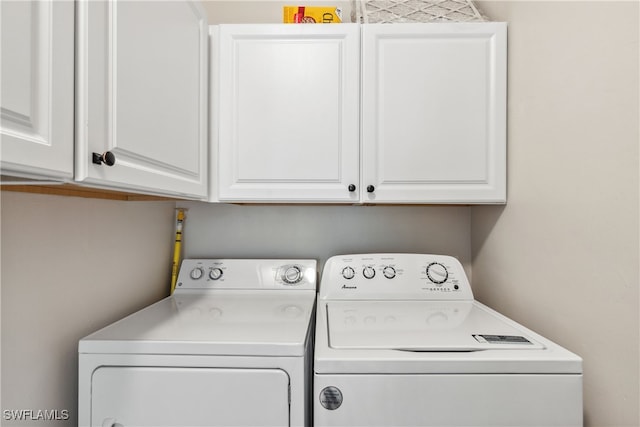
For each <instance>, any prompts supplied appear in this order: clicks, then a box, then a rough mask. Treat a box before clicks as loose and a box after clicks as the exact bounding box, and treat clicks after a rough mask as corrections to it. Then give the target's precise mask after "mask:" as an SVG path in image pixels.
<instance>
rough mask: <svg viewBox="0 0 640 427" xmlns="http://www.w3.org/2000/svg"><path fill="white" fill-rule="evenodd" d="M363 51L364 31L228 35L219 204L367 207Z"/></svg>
mask: <svg viewBox="0 0 640 427" xmlns="http://www.w3.org/2000/svg"><path fill="white" fill-rule="evenodd" d="M359 46H360V32H359V26H358V25H357V24H340V25H294V24H288V25H287V24H279V25H221V26H220V28H219V59H218V67H219V70H218V72H219V89H218V90H219V93H220V96H219V97H215V96H214V97H213V98H217V99H218V102H219V104H218V105H217V106H214V107H212V108H215V109H217V110H218V111H219V118H220V120H219V133H218V134H217V138H218V151H217V153H215V154H217V156H216V157H217V159H214V162H216V161H217V163H213V164H217V167H218V180H219V183H218V184H219V185H218V191H219V194H218V197H219V199H220V200H222V201H288V202H313V201H330V202H351V201H357V200H358V192H357V190H353V191H349V186H350V185H353V186H354V187H357V186H358V178H359V172H358V155H359V147H358V144H359V140H358V136H359V64H360V53H359Z"/></svg>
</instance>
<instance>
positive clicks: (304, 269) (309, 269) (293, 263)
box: [176, 259, 317, 292]
mask: <svg viewBox="0 0 640 427" xmlns="http://www.w3.org/2000/svg"><path fill="white" fill-rule="evenodd" d="M316 264H317V263H316V261H315V260H308V259H297V260H294V259H185V260H184V261H182V265H181V267H180V272H179V274H178V280H177V283H176V292H178V291H180V290H185V289H313V290H315V289H316V281H317V266H316Z"/></svg>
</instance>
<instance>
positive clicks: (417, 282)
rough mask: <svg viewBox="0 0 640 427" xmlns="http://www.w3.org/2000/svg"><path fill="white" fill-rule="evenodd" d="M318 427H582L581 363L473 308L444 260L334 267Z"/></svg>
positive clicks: (399, 258)
mask: <svg viewBox="0 0 640 427" xmlns="http://www.w3.org/2000/svg"><path fill="white" fill-rule="evenodd" d="M315 341H316V342H315V362H314V425H315V427H329V426H334V427H337V426H340V427H370V426H381V427H382V426H386V427H400V426H411V427H416V426H439V427H442V426H458V427H461V426H465V427H469V426H486V427H496V426H510V427H513V426H532V427H533V426H535V427H543V426H563V427H568V426H576V427H577V426H582V360H581V358H580V357H578V356H577V355H575V354H573V353H571V352H569V351H567V350H565V349H564V348H562V347H560V346H558V345H557V344H554V343H553V342H551V341H549V340H547V339H545V338H544V337H542V336H540V335H538V334H536V333H535V332H533V331H531V330H529V329H527V328H525V327H524V326H522V325H520V324H518V323H516V322H514V321H512V320H510V319H508V318H507V317H505V316H503V315H501V314H499V313H497V312H496V311H494V310H492V309H490V308H489V307H487V306H485V305H483V304H481V303H479V302H478V301H475V300H474V298H473V293H472V290H471V287H470V285H469V282H468V280H467V276H466V274H465V272H464V269H463V267H462V265H461V264H460V262H459V261H458V260H456V259H455V258H452V257H449V256H441V255H418V254H360V255H342V256H336V257H332V258H330V259H329V260H328V261H327V262H326V264H325V267H324V269H323V274H322V280H321V281H320V291H319V297H318V307H317V318H316V339H315Z"/></svg>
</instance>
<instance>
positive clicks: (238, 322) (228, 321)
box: [78, 290, 315, 356]
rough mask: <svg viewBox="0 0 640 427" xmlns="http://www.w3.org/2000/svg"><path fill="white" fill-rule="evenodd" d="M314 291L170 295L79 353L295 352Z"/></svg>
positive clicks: (90, 340)
mask: <svg viewBox="0 0 640 427" xmlns="http://www.w3.org/2000/svg"><path fill="white" fill-rule="evenodd" d="M314 303H315V291H313V290H305V291H279V292H273V291H268V290H267V291H251V292H247V291H231V290H218V291H205V292H192V293H185V294H174V295H173V296H170V297H168V298H165V299H163V300H161V301H159V302H157V303H156V304H153V305H151V306H149V307H147V308H144V309H142V310H140V311H138V312H136V313H134V314H132V315H130V316H128V317H125V318H124V319H122V320H120V321H118V322H116V323H114V324H112V325H109V326H107V327H105V328H103V329H101V330H99V331H97V332H95V333H93V334H91V335H89V336H87V337H85V338H83V339H82V340H81V341H80V343H79V347H78V349H79V352H80V353H123V354H190V355H246V356H299V355H303V354H304V352H305V349H306V343H307V336H308V334H309V329H310V325H311V315H312V312H313V307H314Z"/></svg>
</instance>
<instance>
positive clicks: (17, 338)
mask: <svg viewBox="0 0 640 427" xmlns="http://www.w3.org/2000/svg"><path fill="white" fill-rule="evenodd" d="M0 203H1V213H2V217H1V249H2V254H1V256H2V258H1V266H0V267H1V275H0V280H1V282H0V286H1V292H0V298H1V310H0V318H1V320H0V322H1V337H2V342H1V352H0V353H1V359H0V360H1V367H0V369H1V373H2V376H1V392H2V395H1V398H2V399H1V401H0V403H1V406H2V409H3V410H5V409H15V410H17V409H33V410H38V409H40V410H45V409H46V410H52V409H58V410H63V409H66V410H68V411H70V415H71V418H70V419H69V420H68V422H62V421H58V422H56V421H53V422H43V421H35V422H34V421H30V422H12V421H6V420H4V418H2V421H0V422H1V423H2V425H3V426H13V425H16V426H27V425H31V426H33V425H42V426H45V425H56V426H63V425H66V426H73V425H77V419H76V413H77V412H76V407H77V389H78V387H77V383H78V374H77V372H78V340H79V339H80V338H81V337H83V336H85V335H87V334H89V333H91V332H93V331H94V330H96V329H99V328H101V327H102V326H105V325H107V324H109V323H111V322H113V321H115V320H118V319H119V318H121V317H123V316H125V315H127V314H129V313H131V312H133V311H135V310H137V309H139V308H142V307H144V306H146V305H148V304H150V303H152V302H155V301H157V300H158V299H160V298H161V297H163V296H166V295H168V293H169V283H170V273H171V267H170V266H171V264H170V263H171V251H172V248H173V238H174V235H173V229H174V208H175V204H174V203H173V202H120V201H110V200H95V199H80V198H73V197H60V196H46V195H34V194H21V193H14V192H6V191H3V192H2V193H1V199H0ZM0 416H2V415H0Z"/></svg>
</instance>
